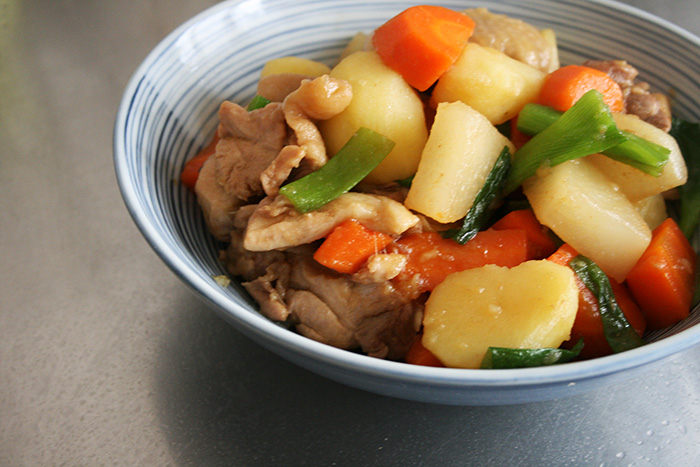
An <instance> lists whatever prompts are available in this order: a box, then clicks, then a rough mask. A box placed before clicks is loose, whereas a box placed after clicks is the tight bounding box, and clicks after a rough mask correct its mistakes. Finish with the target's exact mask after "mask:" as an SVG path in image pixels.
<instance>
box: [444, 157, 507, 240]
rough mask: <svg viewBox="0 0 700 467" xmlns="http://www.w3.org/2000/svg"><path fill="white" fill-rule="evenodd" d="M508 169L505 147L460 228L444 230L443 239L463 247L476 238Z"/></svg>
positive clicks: (488, 215)
mask: <svg viewBox="0 0 700 467" xmlns="http://www.w3.org/2000/svg"><path fill="white" fill-rule="evenodd" d="M509 169H510V149H508V146H505V147H504V148H503V151H501V154H500V155H499V156H498V159H496V162H495V163H494V165H493V168H492V169H491V172H489V174H488V176H487V177H486V181H485V182H484V186H482V187H481V189H480V190H479V192H478V193H477V195H476V198H475V199H474V204H472V207H471V208H469V212H467V215H466V216H465V217H464V222H463V224H462V228H460V229H450V230H446V231H445V232H443V233H442V236H443V237H445V238H451V239H453V240H455V241H456V242H458V243H461V244H462V245H464V244H465V243H467V242H468V241H469V240H471V239H472V238H474V237H475V236H476V234H477V233H478V232H479V230H481V229H482V228H483V226H484V225H485V224H486V221H488V219H489V217H490V215H491V213H492V207H493V204H494V201H495V200H496V198H497V197H498V195H499V194H500V193H501V189H502V188H503V183H504V182H505V180H506V176H507V175H508V170H509Z"/></svg>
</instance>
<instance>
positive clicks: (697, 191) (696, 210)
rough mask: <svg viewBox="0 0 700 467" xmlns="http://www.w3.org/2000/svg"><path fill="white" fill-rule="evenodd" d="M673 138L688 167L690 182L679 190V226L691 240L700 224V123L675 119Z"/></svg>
mask: <svg viewBox="0 0 700 467" xmlns="http://www.w3.org/2000/svg"><path fill="white" fill-rule="evenodd" d="M669 133H670V135H671V136H673V137H674V138H676V141H677V142H678V146H679V147H680V149H681V153H682V154H683V159H685V165H686V166H687V167H688V181H687V182H686V184H685V185H682V186H681V187H679V188H678V191H679V193H680V216H679V219H678V226H679V227H680V228H681V231H682V232H683V235H685V236H686V237H687V238H690V237H691V236H692V235H693V233H694V232H695V229H696V228H697V226H698V223H700V123H691V122H687V121H685V120H681V119H678V118H674V119H673V120H672V124H671V131H670V132H669Z"/></svg>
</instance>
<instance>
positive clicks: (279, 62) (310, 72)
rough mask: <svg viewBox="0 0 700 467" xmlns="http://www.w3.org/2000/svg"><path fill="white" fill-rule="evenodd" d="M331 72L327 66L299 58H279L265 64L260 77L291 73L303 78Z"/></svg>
mask: <svg viewBox="0 0 700 467" xmlns="http://www.w3.org/2000/svg"><path fill="white" fill-rule="evenodd" d="M330 71H331V69H330V67H328V65H326V64H324V63H321V62H317V61H315V60H309V59H308V58H301V57H280V58H273V59H272V60H269V61H267V62H265V65H263V69H262V71H261V72H260V77H261V78H264V77H266V76H271V75H281V74H286V73H292V74H295V75H304V76H321V75H326V74H328V73H329V72H330Z"/></svg>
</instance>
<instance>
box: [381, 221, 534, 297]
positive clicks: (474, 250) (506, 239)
mask: <svg viewBox="0 0 700 467" xmlns="http://www.w3.org/2000/svg"><path fill="white" fill-rule="evenodd" d="M389 250H390V251H394V250H395V251H396V252H398V253H403V254H405V255H406V256H407V257H408V261H407V264H406V267H405V268H404V270H403V271H402V273H401V274H400V275H399V277H398V280H399V281H404V282H413V283H414V285H415V287H417V291H418V293H422V292H425V291H429V290H433V289H434V288H435V286H437V285H438V284H439V283H440V282H442V281H443V280H444V279H445V277H447V276H448V275H449V274H452V273H453V272H459V271H464V270H465V269H470V268H478V267H481V266H484V265H486V264H495V265H497V266H506V267H513V266H517V265H518V264H520V263H522V262H523V261H527V260H528V256H527V254H528V242H527V235H526V233H525V231H524V230H522V229H517V230H516V229H513V230H500V231H497V230H484V231H481V232H479V233H477V234H476V236H475V237H474V238H473V239H471V240H469V241H468V242H467V243H465V244H464V245H461V244H459V243H457V242H455V241H454V240H451V239H447V238H443V237H441V236H440V234H438V233H435V232H423V233H419V234H411V235H407V236H405V237H403V238H401V239H399V240H398V241H396V242H394V243H393V244H392V245H391V247H390V248H389ZM416 283H417V284H416Z"/></svg>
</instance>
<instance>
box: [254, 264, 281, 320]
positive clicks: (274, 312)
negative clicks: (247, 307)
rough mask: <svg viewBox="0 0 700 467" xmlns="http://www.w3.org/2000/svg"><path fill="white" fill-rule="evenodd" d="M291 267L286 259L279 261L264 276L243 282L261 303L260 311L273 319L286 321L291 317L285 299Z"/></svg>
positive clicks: (271, 265) (268, 268) (270, 266)
mask: <svg viewBox="0 0 700 467" xmlns="http://www.w3.org/2000/svg"><path fill="white" fill-rule="evenodd" d="M289 269H290V268H289V264H288V263H287V262H286V261H277V262H274V263H272V264H270V265H269V266H268V267H267V269H266V271H265V274H263V275H262V276H260V277H257V278H255V279H253V280H252V281H249V282H243V284H242V285H243V287H245V289H246V290H247V291H248V293H249V294H250V295H251V297H253V298H254V299H255V301H257V302H258V304H259V305H260V312H261V313H262V314H263V315H264V316H266V317H268V318H269V319H271V320H273V321H286V320H287V318H288V317H289V308H288V307H287V304H286V303H285V301H284V299H285V295H286V293H287V288H288V284H289Z"/></svg>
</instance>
